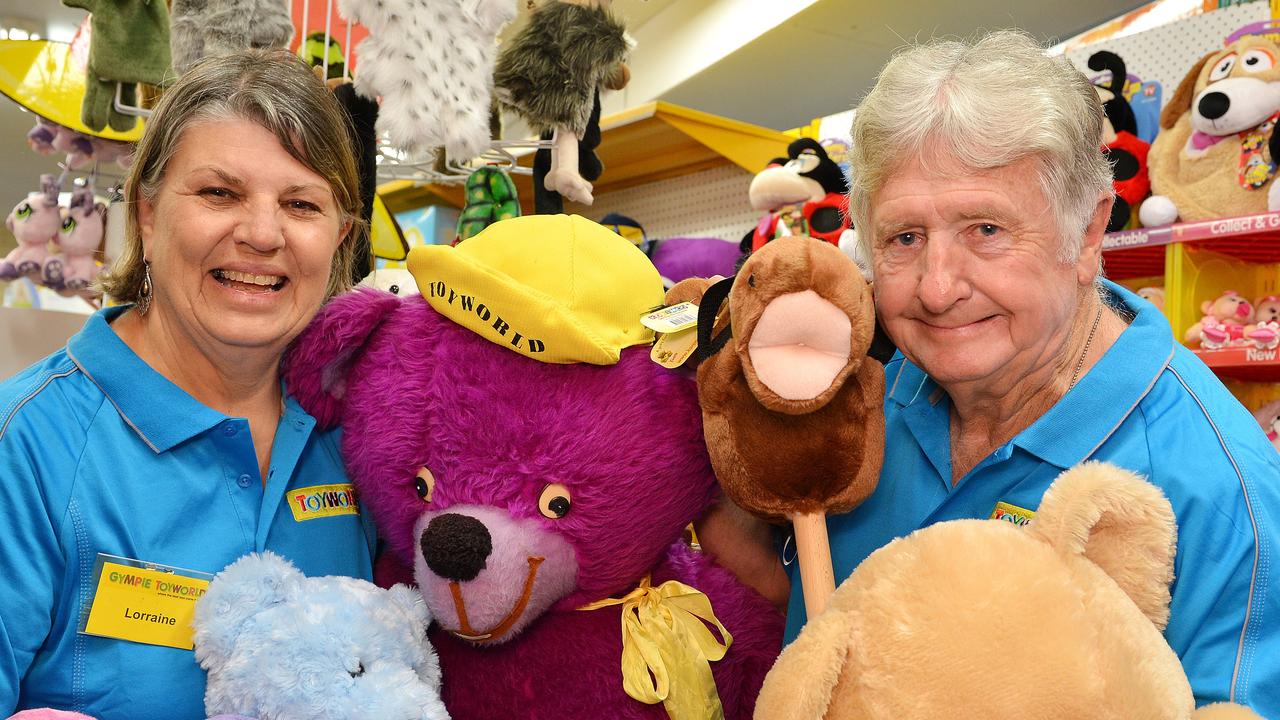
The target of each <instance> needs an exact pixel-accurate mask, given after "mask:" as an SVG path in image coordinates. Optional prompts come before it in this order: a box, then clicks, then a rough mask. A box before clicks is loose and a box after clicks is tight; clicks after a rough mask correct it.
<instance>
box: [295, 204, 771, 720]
mask: <svg viewBox="0 0 1280 720" xmlns="http://www.w3.org/2000/svg"><path fill="white" fill-rule="evenodd" d="M561 217H563V216H561ZM575 220H576V219H575ZM504 222H506V223H514V222H516V221H515V220H510V221H504ZM501 225H502V223H499V224H497V225H495V226H493V227H491V228H490V229H488V230H486V231H485V233H489V232H492V231H493V228H497V227H499V226H501ZM610 235H611V236H612V233H610ZM483 237H484V233H482V234H481V235H478V236H476V237H475V238H472V239H471V240H469V241H468V243H476V242H477V241H479V240H481V238H483ZM612 237H614V238H615V239H617V240H618V241H619V242H622V243H626V241H625V240H622V239H621V238H618V237H617V236H612ZM529 242H530V243H533V244H535V245H536V241H535V240H533V239H530V240H529ZM628 245H629V244H628ZM466 246H467V244H466V243H464V244H463V245H461V246H459V248H447V250H449V251H456V250H459V249H461V248H465V247H466ZM528 251H529V252H531V253H534V254H537V253H540V252H542V251H541V250H539V249H538V248H537V247H533V248H531V249H530V250H528ZM627 252H631V253H635V257H637V258H639V259H640V262H643V256H642V254H641V253H640V252H639V251H638V250H636V249H635V248H634V247H628V249H627ZM513 264H518V263H513ZM645 264H646V265H647V263H645ZM580 265H581V264H580ZM413 267H414V265H413V261H412V260H411V262H410V269H413ZM597 267H598V266H597ZM597 272H598V271H597ZM648 272H649V273H650V274H651V275H652V276H653V282H654V283H657V277H656V274H655V273H653V270H652V267H649V269H648ZM415 274H416V273H415ZM418 281H419V285H420V287H439V286H437V285H436V284H435V283H434V282H433V281H430V280H428V281H427V282H424V279H423V278H422V277H419V278H418ZM451 287H452V286H451ZM658 292H659V293H660V288H659V290H658ZM659 296H660V295H659ZM437 297H439V296H437ZM478 297H480V298H483V297H484V296H483V295H480V296H478ZM475 299H476V298H472V297H466V298H465V299H463V298H461V297H459V298H458V303H454V305H455V306H457V305H459V304H462V305H464V306H466V307H468V308H474V311H475V312H476V313H478V314H479V313H488V312H489V308H495V310H494V311H495V312H500V311H499V310H497V306H496V305H495V304H494V303H495V302H496V301H495V299H494V298H493V297H489V298H488V300H486V301H485V302H489V303H490V304H489V305H488V306H486V305H485V304H483V303H482V304H479V305H470V304H468V303H471V302H472V301H474V300H475ZM508 317H510V316H508ZM634 317H636V319H637V320H638V318H639V314H638V313H637V314H636V315H634ZM497 322H498V323H501V322H503V321H502V320H501V319H499V320H498V321H497ZM494 326H495V327H496V326H497V325H496V324H495V325H494ZM517 337H518V335H517ZM548 344H550V343H548ZM285 374H286V380H287V383H288V385H289V388H290V391H291V392H292V393H294V395H295V397H297V398H298V400H299V401H300V402H302V404H303V405H304V407H306V408H307V409H308V411H309V412H311V413H312V414H313V415H315V416H316V418H317V420H318V421H319V423H320V424H321V425H324V426H332V425H335V424H337V423H339V422H340V423H341V424H342V425H343V428H344V432H343V453H344V456H345V457H346V459H347V465H348V468H349V470H350V472H351V475H352V477H353V478H354V480H355V483H356V486H357V490H358V493H359V497H360V502H361V506H362V508H363V509H364V510H366V511H371V512H372V513H373V517H374V520H375V521H376V523H377V525H378V528H379V530H380V533H381V535H382V536H383V538H384V539H385V540H386V542H387V547H388V551H389V554H390V558H388V557H387V556H385V555H384V558H383V562H382V563H381V564H380V565H381V568H382V571H383V572H382V575H383V577H382V578H380V582H382V581H387V580H402V579H404V575H403V574H401V575H400V576H399V577H396V576H395V573H392V574H391V576H388V573H387V572H386V570H387V567H388V565H389V564H390V565H399V566H400V567H401V568H402V573H403V572H404V571H405V570H407V568H409V567H412V568H413V573H414V575H413V577H414V579H415V580H416V581H417V582H418V585H419V587H420V590H421V592H422V594H423V596H424V597H425V599H426V602H427V604H428V606H429V608H430V610H431V613H432V616H433V617H434V618H435V619H436V622H437V625H436V626H435V627H434V628H433V631H432V636H431V640H432V643H433V644H434V645H435V647H436V650H437V652H438V654H439V658H440V666H441V673H442V677H443V680H444V682H443V690H444V692H443V695H444V700H445V705H446V707H447V708H448V710H449V712H450V714H451V715H452V717H453V718H455V720H468V719H469V718H499V717H502V718H506V717H512V718H514V717H520V718H551V717H554V718H561V719H564V720H574V719H576V718H593V719H594V718H664V717H668V710H671V716H672V717H677V718H683V717H713V716H714V709H713V707H712V706H713V705H715V704H717V703H714V702H710V701H708V700H707V697H706V695H705V693H704V694H703V695H702V696H700V697H698V696H697V690H698V689H699V688H701V687H703V686H702V685H699V684H698V683H697V682H693V681H692V680H691V679H692V678H694V677H695V676H696V675H697V672H695V671H692V670H690V671H687V672H686V671H685V670H681V669H680V668H678V667H676V666H677V665H680V663H678V662H673V663H672V664H671V665H670V666H668V667H666V669H665V671H664V670H663V669H662V668H661V667H659V668H656V669H655V668H654V666H653V665H652V664H651V665H650V670H645V669H644V664H643V661H641V662H640V665H639V673H640V674H639V675H635V674H633V675H632V676H631V677H632V678H633V680H635V681H636V682H633V687H632V689H633V690H635V689H636V688H635V685H636V684H639V685H645V684H647V683H648V682H649V681H650V676H649V672H651V671H653V672H654V675H655V676H658V675H663V677H662V680H661V681H660V683H659V684H660V685H665V680H666V672H669V673H670V687H669V690H670V692H669V696H670V699H669V700H668V701H667V703H668V704H667V705H666V706H665V707H664V705H663V704H661V701H660V699H659V698H657V697H655V696H651V697H649V698H648V699H647V700H646V702H648V703H653V704H646V703H645V702H640V701H639V700H637V699H633V698H634V697H635V696H636V695H643V694H644V693H643V692H635V693H632V694H631V695H630V696H629V694H628V692H627V691H626V690H624V686H623V673H622V669H621V667H622V664H623V655H624V642H623V634H624V630H625V631H627V632H630V631H631V630H634V629H635V628H636V626H637V625H638V624H643V623H639V622H638V620H639V618H640V617H641V616H643V615H645V614H646V613H649V612H651V611H656V613H654V614H656V615H663V614H667V615H666V616H667V617H668V618H672V617H674V618H675V620H674V622H675V624H676V625H677V626H679V627H677V628H676V629H675V630H674V634H673V635H670V637H672V638H674V641H675V642H674V644H676V645H678V646H679V649H683V650H690V651H692V652H693V653H695V654H697V653H698V652H700V651H699V650H697V649H695V648H696V647H697V646H698V645H699V644H701V646H702V647H703V649H704V650H706V653H705V654H706V655H707V656H710V657H711V659H712V660H714V661H713V662H711V663H710V675H714V687H711V688H710V689H711V699H712V700H714V694H715V692H717V691H718V695H719V699H720V702H721V703H722V704H723V710H724V717H726V718H730V719H733V718H749V717H750V716H751V714H752V711H753V708H754V705H755V698H756V695H757V693H758V691H759V688H760V685H761V682H762V680H763V678H764V675H765V673H766V672H767V671H768V669H769V667H770V666H771V665H772V663H773V660H774V658H775V657H776V655H777V653H778V651H779V649H780V645H781V615H780V614H779V613H778V612H777V611H776V610H775V609H774V608H773V607H772V606H771V605H770V604H769V603H768V602H767V601H765V600H764V599H763V598H762V597H760V596H759V595H757V594H756V593H755V592H754V591H753V590H750V589H749V588H747V587H745V586H744V585H742V584H740V583H739V582H738V581H737V580H736V579H735V578H734V577H733V576H732V575H731V574H730V573H729V572H728V571H726V570H724V569H723V568H721V567H719V566H717V565H715V564H714V563H713V562H712V561H711V560H710V559H708V558H706V557H705V556H703V555H701V554H700V553H698V552H696V551H694V550H692V549H690V548H689V547H688V546H687V545H686V544H685V543H684V542H682V541H681V534H682V531H683V529H684V528H685V526H686V525H688V523H690V522H691V521H692V520H694V519H695V518H696V517H698V516H699V515H700V514H701V513H702V512H704V511H705V510H706V509H707V508H708V507H709V506H710V505H711V503H712V502H713V500H714V498H715V495H716V492H717V491H716V481H715V478H714V476H713V474H712V470H711V466H710V461H709V459H708V457H707V451H706V446H705V444H704V440H703V435H702V421H701V412H700V410H699V405H698V399H697V394H696V389H695V387H694V384H693V382H692V381H691V380H690V379H688V378H686V377H682V376H680V375H677V374H675V373H673V372H671V371H668V370H665V369H664V368H662V367H660V366H658V365H656V364H655V363H653V362H652V361H651V360H650V359H649V349H648V347H647V346H644V345H639V346H631V347H624V348H623V349H621V357H620V359H619V361H618V362H617V363H616V364H613V365H588V364H581V363H577V364H553V363H549V362H540V361H538V360H534V359H531V358H530V357H526V356H525V355H523V354H519V353H517V352H515V351H512V350H510V349H507V348H506V347H504V346H503V345H502V344H499V343H498V342H496V341H492V340H489V339H486V338H485V337H481V335H480V334H479V333H478V332H476V331H473V330H471V329H467V328H465V327H463V326H461V325H459V324H457V323H455V322H453V321H452V320H450V319H448V318H446V317H445V316H444V315H442V314H441V313H440V312H437V311H436V310H435V309H433V307H432V306H431V305H429V304H428V302H427V301H426V300H424V298H423V297H421V296H414V297H411V298H408V299H402V298H399V297H396V296H394V295H390V294H388V293H385V292H381V291H377V290H368V289H361V290H357V291H355V292H352V293H349V294H347V295H345V296H342V297H339V298H337V299H335V300H334V301H332V302H331V303H329V304H328V305H327V306H326V307H325V308H324V309H323V310H322V311H321V313H320V315H319V316H317V318H316V320H315V321H314V322H313V323H312V324H311V326H310V327H309V328H308V330H307V331H306V332H305V333H304V334H303V335H302V337H301V338H300V339H299V341H298V342H297V343H296V344H295V346H294V348H293V351H292V352H291V354H290V355H289V356H288V357H287V358H286V365H285ZM646 578H649V582H648V586H649V587H652V588H655V590H654V591H652V592H651V593H650V594H649V595H648V596H647V597H645V598H644V599H643V600H641V601H639V602H631V603H629V604H628V605H627V606H626V608H627V609H626V610H625V611H624V610H623V609H622V606H620V605H619V604H607V605H603V606H598V607H597V606H594V604H595V603H597V602H598V601H601V600H605V599H608V598H621V597H623V596H627V595H628V594H629V593H630V594H631V595H632V599H633V601H634V600H636V599H637V598H639V597H640V596H641V595H642V594H643V588H644V587H645V586H646V582H645V581H646ZM669 580H677V581H679V582H680V583H683V584H684V585H686V586H689V587H691V588H695V589H696V590H698V591H701V592H702V593H705V595H706V598H701V599H700V596H695V595H692V594H690V593H689V592H688V590H687V589H686V588H683V587H681V586H678V585H676V584H668V585H664V583H666V582H667V581H669ZM660 586H661V592H658V591H657V590H656V588H659V587H660ZM637 588H641V589H640V590H637ZM659 595H666V596H675V597H674V599H671V600H668V601H666V602H662V603H659V602H658V600H659ZM707 599H709V601H710V608H711V611H712V612H713V613H714V617H715V618H717V619H718V620H719V622H720V623H721V624H722V626H723V628H724V629H726V630H727V631H728V633H729V634H731V635H732V642H731V643H730V647H729V649H728V650H727V652H726V653H725V654H724V656H723V658H722V659H716V657H715V655H716V654H717V643H716V642H714V639H715V638H714V636H713V634H712V631H710V630H709V628H711V627H714V625H711V624H708V623H706V622H703V621H702V620H699V619H697V618H696V617H694V615H690V614H687V613H684V612H683V611H681V610H680V608H687V609H694V611H695V613H701V614H702V616H703V617H704V618H706V615H707V613H705V608H701V607H700V606H699V604H700V603H701V602H704V601H705V600H707ZM587 606H591V607H592V608H593V609H585V608H586V607H587ZM673 608H674V609H675V610H674V611H673ZM624 612H625V620H626V621H625V622H624V617H623V615H622V614H623V613H624ZM668 613H669V614H668ZM641 632H642V633H643V631H641ZM698 641H702V642H701V643H699V642H698ZM628 643H629V644H630V646H631V647H630V650H628V651H627V652H628V653H637V654H638V650H639V648H640V647H641V646H642V645H643V643H644V640H643V638H640V637H638V636H632V637H630V638H629V639H628ZM635 659H636V660H639V658H638V657H637V658H635ZM706 666H707V663H706V662H705V660H702V661H701V668H702V672H703V673H704V674H705V673H707V670H706ZM695 670H696V669H695ZM637 679H638V680H637ZM704 679H705V680H706V682H705V683H704V684H705V685H706V686H710V682H709V681H710V676H709V675H708V676H706V677H705V678H704ZM649 689H650V690H652V688H649ZM663 690H664V691H665V690H667V688H666V687H665V686H664V687H663ZM651 695H652V693H651ZM691 695H692V696H694V697H693V700H692V701H691V702H693V703H694V705H696V710H694V711H692V712H683V713H681V712H679V708H678V707H677V708H674V709H673V705H672V703H677V701H679V700H681V699H683V700H684V701H686V704H685V706H684V707H685V708H686V710H687V709H688V708H689V707H692V706H691V705H690V704H688V702H690V696H691ZM677 704H678V703H677Z"/></svg>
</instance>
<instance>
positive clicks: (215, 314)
mask: <svg viewBox="0 0 1280 720" xmlns="http://www.w3.org/2000/svg"><path fill="white" fill-rule="evenodd" d="M344 123H345V119H344V117H343V115H342V111H341V109H340V108H339V107H338V105H337V102H336V101H335V100H334V99H333V97H332V96H331V95H330V94H329V92H328V91H327V90H326V89H325V87H324V85H323V84H322V83H321V82H320V81H319V80H318V79H317V78H316V77H315V76H314V75H313V74H312V73H311V71H310V69H309V68H307V67H306V66H305V65H304V64H303V63H301V62H300V61H299V60H297V59H296V58H293V57H292V56H290V55H288V54H285V53H279V54H273V53H264V52H253V51H251V52H247V53H244V54H241V55H234V56H228V57H221V58H214V59H209V60H205V61H203V62H201V63H200V64H198V65H196V66H194V67H193V68H192V69H191V70H189V71H188V73H187V74H186V75H184V76H183V77H182V78H180V79H179V80H178V82H176V83H175V84H174V85H173V86H171V87H170V88H169V89H168V90H167V91H166V92H165V95H164V98H163V99H162V100H161V102H160V104H159V106H158V107H157V108H156V110H155V113H154V115H153V116H152V118H151V120H150V122H149V123H148V125H147V131H146V135H145V136H144V137H143V139H142V141H141V142H140V143H139V146H138V149H137V152H136V154H135V159H134V164H133V166H132V168H131V171H130V176H129V179H128V181H127V183H126V186H125V195H126V201H127V202H126V205H125V207H126V208H128V209H127V211H126V212H127V219H126V251H125V252H124V253H123V254H122V257H121V259H120V260H119V261H118V262H117V264H116V265H115V266H114V267H112V268H111V270H110V272H108V273H106V274H105V275H104V279H103V286H104V289H105V291H106V292H107V293H108V294H109V295H111V296H112V297H114V298H116V299H117V300H120V301H122V302H124V303H129V304H126V305H123V306H117V307H111V308H107V309H105V310H103V311H101V312H99V313H98V314H96V315H94V316H93V317H91V318H90V319H89V321H88V323H87V324H86V325H85V327H84V329H83V330H82V331H81V332H80V333H79V334H77V335H76V336H75V337H73V338H72V339H71V341H70V342H69V343H68V344H67V347H66V348H64V349H63V350H61V351H59V352H57V353H54V354H53V355H51V356H49V357H48V358H46V359H45V360H44V361H42V362H41V363H39V364H37V365H35V366H33V367H32V368H29V369H28V370H27V371H25V372H23V373H21V374H20V375H18V376H16V377H15V378H13V379H12V380H10V381H8V382H6V383H5V384H3V385H0V407H3V408H5V413H6V414H5V415H3V416H0V478H4V482H3V483H0V504H2V505H4V506H5V507H8V508H10V509H11V510H12V512H11V513H10V514H9V516H8V520H7V522H6V523H5V525H4V527H3V528H0V547H2V548H5V550H4V551H3V552H0V576H3V577H6V578H8V580H7V581H6V583H5V585H4V587H3V588H0V658H3V659H4V662H2V663H0V716H5V715H8V714H9V713H11V712H13V711H14V710H15V709H21V708H23V707H41V706H44V707H56V708H66V709H75V710H80V711H83V712H86V713H89V714H91V715H93V716H94V717H95V718H99V719H100V720H112V719H114V718H133V717H144V716H146V717H149V716H159V715H161V714H166V715H168V714H176V715H177V716H180V717H204V716H205V713H204V708H203V695H204V673H203V672H202V671H201V670H200V668H199V667H198V666H197V665H196V663H195V661H194V659H193V657H192V654H191V652H190V649H189V647H190V645H189V641H185V642H184V639H183V638H178V639H177V640H174V641H157V640H156V639H155V637H154V636H152V635H147V634H145V633H138V632H135V631H134V630H131V628H135V626H137V625H138V623H124V624H119V623H117V625H118V627H115V629H109V628H106V627H105V626H103V627H96V626H95V629H94V630H93V631H91V634H81V633H78V632H77V631H78V629H79V627H80V626H79V619H80V618H81V617H88V616H90V614H91V612H92V609H93V606H94V603H95V602H96V601H97V599H98V597H99V596H100V595H104V593H103V592H102V591H100V590H99V581H98V579H97V578H96V577H95V573H97V572H101V571H100V570H99V569H98V568H100V567H101V566H102V563H103V562H105V560H104V559H103V558H105V557H106V556H112V557H113V558H115V559H113V560H112V562H117V563H118V562H122V561H120V560H119V558H121V557H123V558H126V559H128V560H134V561H140V562H141V563H143V564H149V563H156V564H161V565H165V566H172V567H177V568H184V569H187V570H194V571H200V572H205V573H215V572H217V571H219V570H221V569H222V568H223V567H225V566H226V565H227V564H228V563H230V562H231V561H233V560H235V559H236V558H237V557H239V556H241V555H244V554H246V553H248V552H252V551H263V550H273V551H275V552H277V553H279V554H280V555H282V556H285V557H287V558H289V559H290V560H291V561H292V562H293V563H294V564H295V565H296V566H297V567H298V568H299V569H301V570H302V571H303V572H305V573H306V574H307V575H351V576H356V577H363V578H365V579H368V578H370V576H371V575H372V548H373V528H372V525H371V524H370V523H369V522H367V521H366V519H365V518H364V517H363V516H362V515H361V514H360V509H359V505H358V503H356V502H349V503H345V504H344V503H335V504H334V505H333V506H332V507H326V508H323V509H322V511H316V512H310V511H308V510H307V509H306V508H304V509H303V511H298V510H297V509H296V508H294V507H293V506H292V504H291V503H292V500H293V499H294V498H298V497H302V498H306V497H311V496H313V495H317V496H318V495H324V496H325V497H335V498H342V497H353V496H352V495H351V484H350V482H349V481H348V479H347V477H346V474H345V471H344V469H343V466H342V462H341V460H340V455H339V452H338V443H337V438H336V435H335V433H334V432H332V431H330V432H321V431H317V430H315V420H314V419H313V418H312V417H311V416H310V415H308V414H307V413H306V412H305V411H303V410H302V408H301V407H300V406H298V404H297V403H296V402H295V401H294V400H293V399H292V397H291V396H290V394H289V392H288V388H287V387H285V385H284V384H283V383H282V381H281V378H280V374H279V365H280V359H281V357H282V355H283V353H284V351H285V349H286V348H287V347H288V346H289V344H290V342H292V340H293V339H294V338H295V337H297V336H298V334H299V333H301V332H302V330H303V328H305V327H306V325H307V324H308V323H309V322H310V321H311V318H312V317H313V316H314V315H315V314H316V312H317V311H318V310H319V308H320V306H321V304H322V303H323V302H324V301H325V300H326V299H327V298H329V297H330V296H332V295H333V294H334V293H336V292H339V291H341V290H343V289H345V288H346V287H347V285H348V283H349V278H350V276H351V263H352V246H353V243H354V240H353V238H355V237H356V236H357V235H358V234H359V233H361V232H363V228H362V227H360V223H359V220H357V218H358V217H359V211H360V200H359V195H358V191H357V180H356V171H355V162H354V159H353V157H352V154H351V150H350V148H349V146H348V144H347V136H346V132H345V128H344ZM128 560H126V561H123V562H128ZM146 590H147V588H146V587H135V588H133V591H134V592H133V594H130V595H128V596H127V597H124V598H123V599H124V605H125V606H126V607H128V608H129V609H130V610H129V612H130V613H132V615H131V617H140V618H143V619H146V618H170V617H173V618H175V621H174V623H167V620H166V624H174V625H175V626H176V627H181V628H186V627H187V624H188V622H189V620H190V615H189V611H190V606H189V605H188V606H185V611H186V612H187V614H185V615H179V614H175V613H174V612H173V606H172V605H166V604H164V602H163V601H161V600H158V599H157V597H156V596H154V594H149V593H148V592H146ZM162 611H163V612H162ZM99 614H101V613H99ZM115 615H118V613H115ZM144 624H145V623H144ZM86 631H87V632H90V631H89V628H88V626H86Z"/></svg>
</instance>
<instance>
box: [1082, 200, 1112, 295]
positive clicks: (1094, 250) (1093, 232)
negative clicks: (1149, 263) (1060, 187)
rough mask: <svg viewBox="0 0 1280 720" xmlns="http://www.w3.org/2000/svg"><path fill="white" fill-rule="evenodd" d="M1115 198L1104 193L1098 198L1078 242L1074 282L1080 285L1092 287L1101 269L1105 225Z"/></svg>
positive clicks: (1105, 231) (1105, 232) (1109, 218)
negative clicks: (1078, 255)
mask: <svg viewBox="0 0 1280 720" xmlns="http://www.w3.org/2000/svg"><path fill="white" fill-rule="evenodd" d="M1115 201H1116V196H1115V195H1113V194H1112V193H1110V192H1108V193H1104V194H1102V195H1100V196H1098V204H1097V205H1095V206H1094V208H1093V217H1091V218H1089V225H1088V227H1086V228H1085V231H1084V237H1083V238H1081V240H1080V257H1079V258H1078V259H1077V260H1076V281H1077V282H1079V283H1080V284H1081V285H1092V284H1093V281H1094V279H1096V278H1097V277H1098V271H1099V270H1100V269H1101V268H1102V240H1103V238H1104V237H1105V236H1106V234H1107V223H1108V222H1110V220H1111V206H1112V205H1114V204H1115Z"/></svg>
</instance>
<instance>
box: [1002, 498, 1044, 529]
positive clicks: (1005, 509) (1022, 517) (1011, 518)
mask: <svg viewBox="0 0 1280 720" xmlns="http://www.w3.org/2000/svg"><path fill="white" fill-rule="evenodd" d="M1035 517H1036V511H1035V510H1028V509H1026V508H1021V507H1018V506H1017V505H1011V504H1009V503H1007V502H998V503H996V507H995V509H994V510H992V511H991V519H992V520H1004V521H1005V522H1011V523H1013V524H1014V525H1017V526H1019V527H1023V526H1025V525H1029V524H1031V521H1032V520H1034V519H1035Z"/></svg>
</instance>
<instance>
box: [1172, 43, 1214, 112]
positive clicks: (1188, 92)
mask: <svg viewBox="0 0 1280 720" xmlns="http://www.w3.org/2000/svg"><path fill="white" fill-rule="evenodd" d="M1213 55H1214V53H1209V54H1208V55H1205V56H1204V57H1202V58H1200V60H1199V61H1198V62H1196V64H1195V65H1192V66H1191V71H1190V72H1188V73H1187V74H1186V77H1184V78H1182V82H1180V83H1178V89H1177V90H1175V91H1174V92H1173V97H1171V98H1169V102H1168V103H1167V104H1165V106H1164V110H1162V111H1160V127H1161V128H1163V129H1165V130H1168V129H1169V128H1171V127H1173V126H1174V124H1175V123H1177V122H1178V118H1180V117H1182V116H1183V114H1184V113H1186V112H1187V111H1188V110H1190V109H1191V99H1192V98H1193V97H1195V94H1196V81H1197V80H1199V79H1200V71H1201V70H1203V69H1204V64H1205V63H1206V62H1208V61H1209V58H1211V57H1213Z"/></svg>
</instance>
